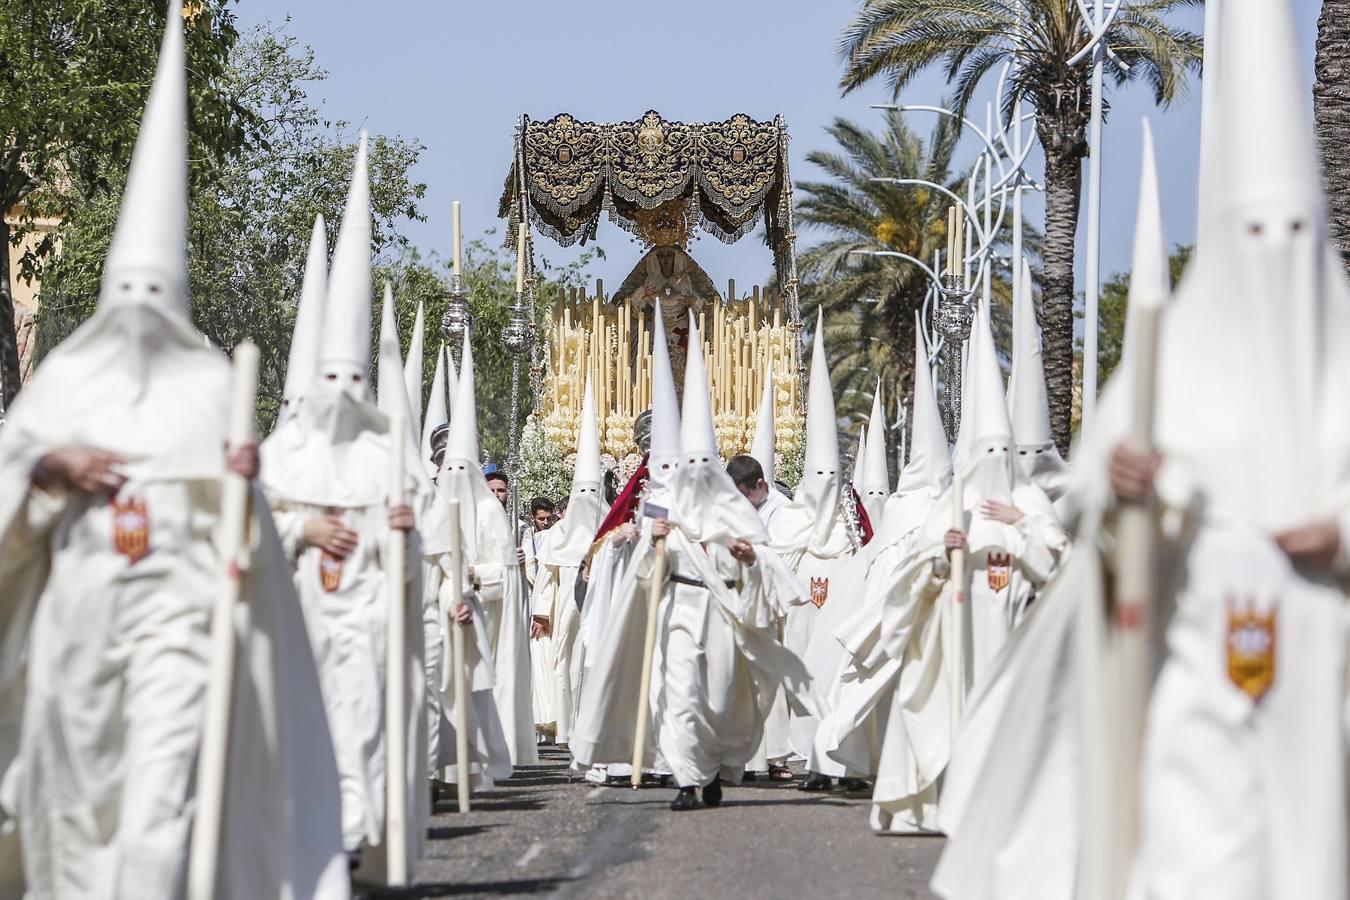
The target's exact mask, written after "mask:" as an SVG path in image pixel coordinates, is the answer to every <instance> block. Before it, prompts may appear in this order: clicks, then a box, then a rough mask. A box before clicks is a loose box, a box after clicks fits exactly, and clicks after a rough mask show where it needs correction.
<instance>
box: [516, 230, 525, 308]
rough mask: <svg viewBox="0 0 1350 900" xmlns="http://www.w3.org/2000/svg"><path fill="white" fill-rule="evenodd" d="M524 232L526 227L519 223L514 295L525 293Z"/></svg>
mask: <svg viewBox="0 0 1350 900" xmlns="http://www.w3.org/2000/svg"><path fill="white" fill-rule="evenodd" d="M525 231H526V225H525V223H524V222H521V223H520V231H519V235H518V237H517V238H516V293H517V294H523V293H525Z"/></svg>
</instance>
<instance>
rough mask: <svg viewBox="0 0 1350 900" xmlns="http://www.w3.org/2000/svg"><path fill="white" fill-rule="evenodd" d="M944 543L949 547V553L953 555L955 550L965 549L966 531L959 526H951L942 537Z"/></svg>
mask: <svg viewBox="0 0 1350 900" xmlns="http://www.w3.org/2000/svg"><path fill="white" fill-rule="evenodd" d="M942 544H943V546H944V547H946V548H947V555H948V556H951V555H952V553H953V552H954V551H956V550H964V549H965V546H966V533H965V532H964V531H962V530H961V529H959V528H949V529H947V534H946V535H945V536H944V537H943V539H942Z"/></svg>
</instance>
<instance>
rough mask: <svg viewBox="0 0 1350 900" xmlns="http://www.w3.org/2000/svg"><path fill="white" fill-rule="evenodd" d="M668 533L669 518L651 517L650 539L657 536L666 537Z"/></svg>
mask: <svg viewBox="0 0 1350 900" xmlns="http://www.w3.org/2000/svg"><path fill="white" fill-rule="evenodd" d="M669 534H670V520H669V519H652V541H653V542H655V541H656V540H657V539H658V538H663V537H666V536H668V535H669Z"/></svg>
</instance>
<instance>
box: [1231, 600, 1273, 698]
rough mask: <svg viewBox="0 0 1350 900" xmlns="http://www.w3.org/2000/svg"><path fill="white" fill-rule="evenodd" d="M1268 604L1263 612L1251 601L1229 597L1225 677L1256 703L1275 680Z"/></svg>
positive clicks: (1270, 613) (1270, 618)
mask: <svg viewBox="0 0 1350 900" xmlns="http://www.w3.org/2000/svg"><path fill="white" fill-rule="evenodd" d="M1277 612H1278V609H1277V604H1276V603H1271V605H1270V608H1269V610H1268V611H1266V612H1262V611H1261V610H1260V609H1259V608H1258V607H1257V604H1256V603H1255V602H1254V601H1249V602H1247V603H1246V604H1242V603H1239V602H1238V601H1237V600H1236V599H1234V598H1233V597H1229V598H1228V636H1227V638H1226V643H1227V645H1228V680H1229V681H1231V682H1233V684H1234V685H1236V686H1237V689H1238V690H1240V691H1242V692H1243V693H1244V694H1246V695H1247V696H1248V697H1251V698H1252V701H1253V702H1256V701H1258V700H1260V699H1261V697H1262V696H1264V695H1265V693H1266V691H1268V690H1270V686H1271V685H1272V684H1274V683H1275V620H1276V615H1277Z"/></svg>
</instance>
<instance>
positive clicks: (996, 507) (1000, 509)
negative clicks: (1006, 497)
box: [980, 500, 1023, 525]
mask: <svg viewBox="0 0 1350 900" xmlns="http://www.w3.org/2000/svg"><path fill="white" fill-rule="evenodd" d="M980 515H982V516H984V517H985V518H986V519H993V520H994V521H995V522H1002V523H1003V524H1005V525H1016V524H1017V523H1018V522H1020V521H1022V519H1023V513H1022V511H1021V510H1020V509H1018V508H1017V507H1015V506H1012V505H1010V504H1007V503H999V502H998V501H997V500H986V501H984V502H983V503H981V504H980Z"/></svg>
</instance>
